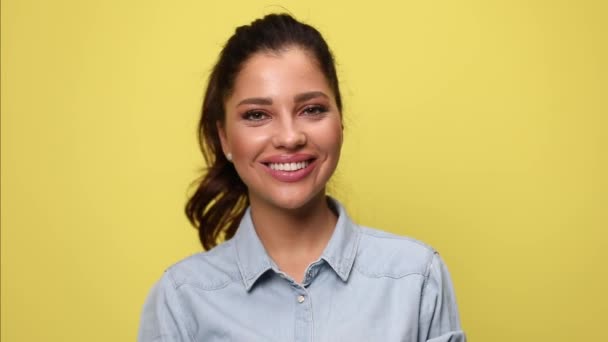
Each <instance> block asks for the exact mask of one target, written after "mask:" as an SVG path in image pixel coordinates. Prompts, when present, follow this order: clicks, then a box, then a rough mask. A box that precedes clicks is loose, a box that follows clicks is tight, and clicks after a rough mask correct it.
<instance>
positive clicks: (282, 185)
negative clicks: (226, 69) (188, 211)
mask: <svg viewBox="0 0 608 342" xmlns="http://www.w3.org/2000/svg"><path fill="white" fill-rule="evenodd" d="M225 112H226V118H225V122H224V125H223V126H222V125H221V124H218V129H219V132H220V138H221V142H222V149H223V150H224V153H226V154H228V153H230V154H232V161H233V163H234V166H235V168H236V170H237V172H238V174H239V176H240V177H241V179H242V180H243V182H244V183H245V184H246V185H247V187H248V190H249V199H250V201H251V203H252V205H267V206H268V205H269V206H272V207H277V208H282V209H297V208H302V207H303V206H305V205H306V204H308V203H310V202H311V201H312V200H313V199H315V198H318V196H319V195H324V192H325V185H326V184H327V181H328V180H329V178H330V177H331V175H332V174H333V172H334V170H335V169H336V165H337V164H338V159H339V158H340V149H341V146H342V120H341V116H340V112H339V110H338V108H337V106H336V102H335V98H334V94H333V92H332V90H331V88H330V87H329V85H328V83H327V80H326V79H325V76H324V75H323V73H322V72H321V71H320V70H319V67H318V66H317V64H316V62H315V60H314V59H313V58H311V56H310V55H308V54H307V53H306V52H304V51H303V50H301V49H299V48H296V47H292V48H289V49H286V50H281V52H263V53H262V52H261V53H256V54H254V55H253V56H252V57H250V58H249V59H248V60H247V61H246V62H245V64H244V65H243V68H242V69H241V71H240V72H239V74H238V75H237V77H236V79H235V84H234V90H233V92H232V94H231V96H230V97H229V98H228V99H227V100H226V102H225Z"/></svg>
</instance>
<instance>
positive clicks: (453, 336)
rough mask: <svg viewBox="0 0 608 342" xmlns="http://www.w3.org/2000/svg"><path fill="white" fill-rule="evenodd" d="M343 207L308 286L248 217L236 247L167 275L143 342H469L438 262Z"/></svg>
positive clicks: (149, 305)
mask: <svg viewBox="0 0 608 342" xmlns="http://www.w3.org/2000/svg"><path fill="white" fill-rule="evenodd" d="M336 206H337V208H338V210H339V218H338V223H337V225H336V228H335V230H334V233H333V235H332V237H331V239H330V241H329V243H328V245H327V247H326V249H325V251H324V252H323V254H322V256H321V257H320V258H319V259H318V260H317V261H315V262H314V263H312V264H310V265H309V267H308V269H307V271H306V273H305V278H304V280H303V282H302V283H301V284H298V283H296V282H295V281H293V280H292V279H291V277H289V276H288V275H287V274H285V273H283V272H281V270H279V269H278V267H277V266H276V264H275V263H274V262H273V261H272V260H271V258H270V257H269V256H268V254H267V253H266V251H265V249H264V246H263V245H262V243H261V241H260V239H259V238H258V236H257V234H256V231H255V228H254V226H253V222H252V220H251V215H250V212H249V210H247V212H246V213H245V215H244V217H243V219H242V221H241V224H240V226H239V228H238V230H237V232H236V234H235V236H234V237H233V238H232V239H230V240H228V241H226V242H224V243H222V244H220V245H219V246H217V247H215V248H213V249H211V250H210V251H207V252H202V253H199V254H196V255H193V256H191V257H189V258H187V259H185V260H182V261H180V262H178V263H177V264H175V265H173V266H171V267H170V268H169V269H167V270H166V271H165V273H164V275H163V277H162V278H161V279H160V281H159V282H158V283H157V284H156V285H155V286H154V287H153V289H152V290H151V292H150V294H149V296H148V298H147V300H146V303H145V305H144V308H143V313H142V317H141V324H140V328H139V336H138V341H140V342H152V341H158V342H160V341H162V342H169V341H171V342H174V341H175V342H177V341H180V342H181V341H183V342H185V341H189V342H194V341H205V342H212V341H239V342H241V341H243V342H250V341H251V342H256V341H264V342H267V341H277V342H284V341H295V342H304V341H306V342H309V341H310V342H312V341H319V342H321V341H324V342H339V341H348V342H352V341H373V342H376V341H383V342H384V341H387V342H391V341H407V342H409V341H411V342H415V341H416V342H421V341H427V342H464V341H465V336H464V333H463V332H462V330H461V327H460V319H459V316H458V310H457V307H456V300H455V297H454V290H453V288H452V284H451V281H450V277H449V274H448V271H447V269H446V267H445V265H444V263H443V262H442V260H441V259H440V257H439V255H438V254H437V252H435V251H434V250H433V249H432V248H430V247H428V246H426V245H424V244H422V243H420V242H418V241H415V240H413V239H409V238H405V237H400V236H396V235H392V234H389V233H385V232H381V231H378V230H374V229H370V228H366V227H361V226H358V225H356V224H354V223H353V222H352V221H351V220H350V219H349V217H348V216H347V214H346V212H345V210H344V208H343V207H342V206H340V205H339V203H336Z"/></svg>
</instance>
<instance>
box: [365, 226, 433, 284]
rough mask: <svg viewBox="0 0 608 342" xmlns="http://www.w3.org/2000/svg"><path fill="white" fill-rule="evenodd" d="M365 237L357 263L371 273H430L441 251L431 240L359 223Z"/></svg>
mask: <svg viewBox="0 0 608 342" xmlns="http://www.w3.org/2000/svg"><path fill="white" fill-rule="evenodd" d="M359 231H360V232H361V238H360V241H359V248H358V252H357V260H356V263H355V267H356V268H357V269H358V270H359V271H360V272H362V273H364V274H367V275H369V276H378V277H380V276H385V277H393V278H400V277H404V276H406V275H413V274H418V275H422V276H427V275H428V271H429V267H430V264H431V262H432V260H433V257H434V256H435V255H436V254H437V251H436V250H435V249H434V248H433V247H431V246H429V245H428V244H426V243H424V242H422V241H419V240H416V239H413V238H411V237H407V236H401V235H397V234H393V233H389V232H386V231H382V230H379V229H375V228H370V227H364V226H359Z"/></svg>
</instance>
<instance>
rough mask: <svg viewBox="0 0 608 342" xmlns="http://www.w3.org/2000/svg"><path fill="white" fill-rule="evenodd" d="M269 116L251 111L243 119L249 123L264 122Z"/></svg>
mask: <svg viewBox="0 0 608 342" xmlns="http://www.w3.org/2000/svg"><path fill="white" fill-rule="evenodd" d="M267 117H268V115H267V114H266V113H264V112H261V111H259V110H250V111H248V112H246V113H245V114H244V115H243V119H245V120H249V121H262V120H264V119H266V118H267Z"/></svg>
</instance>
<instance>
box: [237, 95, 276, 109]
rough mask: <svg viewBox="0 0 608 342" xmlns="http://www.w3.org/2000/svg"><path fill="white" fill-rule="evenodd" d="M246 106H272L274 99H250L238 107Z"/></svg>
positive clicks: (240, 103) (243, 101)
mask: <svg viewBox="0 0 608 342" xmlns="http://www.w3.org/2000/svg"><path fill="white" fill-rule="evenodd" d="M244 104H256V105H267V106H270V105H271V104H272V99H271V98H270V97H250V98H247V99H244V100H242V101H241V102H239V103H238V104H237V107H238V106H240V105H244Z"/></svg>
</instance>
